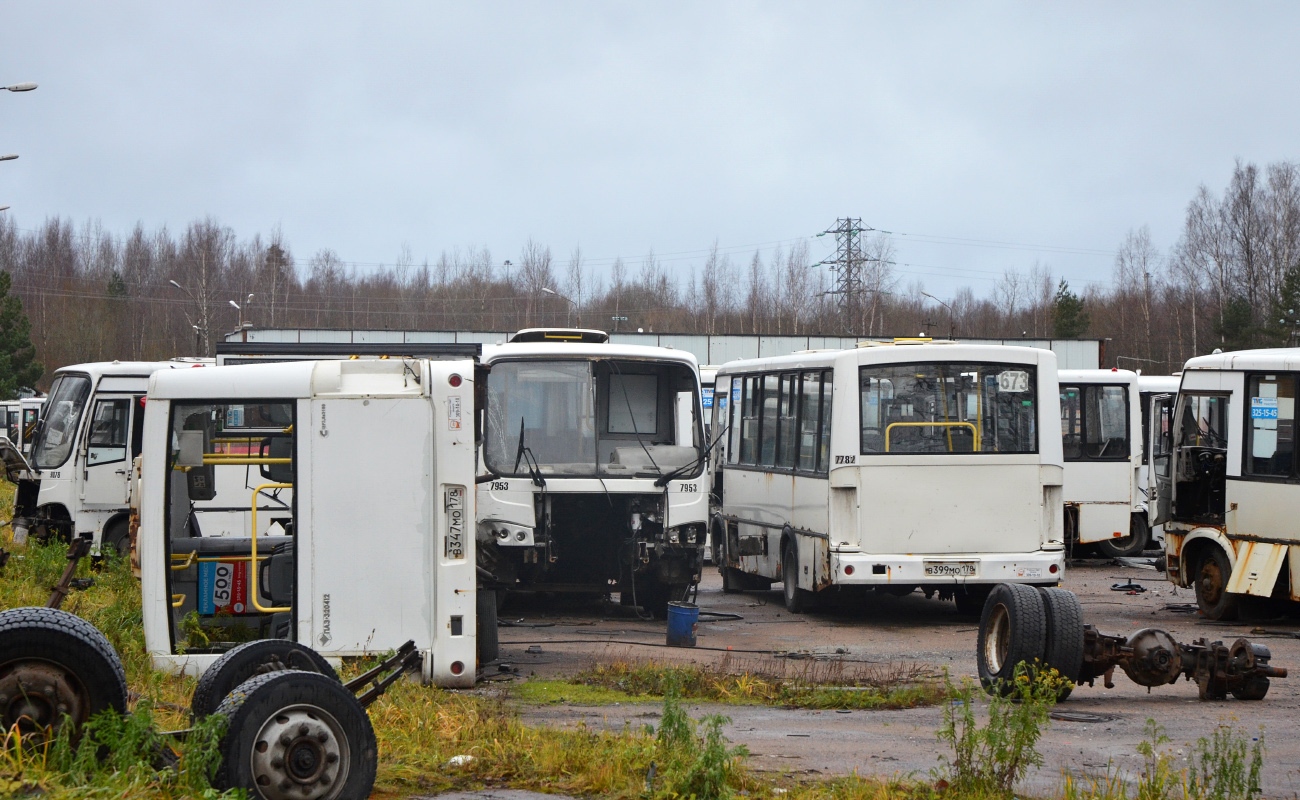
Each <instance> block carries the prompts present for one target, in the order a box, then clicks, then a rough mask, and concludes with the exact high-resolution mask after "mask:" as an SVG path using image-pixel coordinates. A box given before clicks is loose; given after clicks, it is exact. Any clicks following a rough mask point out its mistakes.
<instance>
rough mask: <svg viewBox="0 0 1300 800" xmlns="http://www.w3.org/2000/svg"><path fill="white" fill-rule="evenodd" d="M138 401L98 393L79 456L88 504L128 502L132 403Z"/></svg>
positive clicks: (90, 410) (85, 499)
mask: <svg viewBox="0 0 1300 800" xmlns="http://www.w3.org/2000/svg"><path fill="white" fill-rule="evenodd" d="M138 404H139V401H138V400H137V399H136V398H134V397H132V396H130V395H102V394H97V395H95V398H94V400H93V401H92V403H91V407H90V409H89V415H90V422H89V423H88V425H87V427H86V433H85V440H84V442H83V444H82V448H81V452H80V454H79V457H78V460H79V461H80V467H81V478H82V484H81V501H82V503H83V504H85V505H86V506H125V505H126V502H127V489H128V486H129V482H128V480H127V475H128V473H129V472H130V469H129V467H130V460H129V457H128V448H129V444H130V442H131V438H130V436H131V421H132V417H133V414H132V406H134V405H138Z"/></svg>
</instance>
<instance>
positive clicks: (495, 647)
mask: <svg viewBox="0 0 1300 800" xmlns="http://www.w3.org/2000/svg"><path fill="white" fill-rule="evenodd" d="M475 600H476V602H475V606H476V614H475V616H476V617H477V619H475V621H474V624H475V633H476V634H477V636H478V639H477V644H478V663H479V664H480V665H482V664H486V663H488V662H490V661H496V660H497V659H498V658H500V657H501V639H500V637H498V635H497V593H496V592H495V591H493V590H491V589H482V588H480V589H479V590H478V595H477V596H476V598H475Z"/></svg>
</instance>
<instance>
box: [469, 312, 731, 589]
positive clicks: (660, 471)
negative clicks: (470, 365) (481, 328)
mask: <svg viewBox="0 0 1300 800" xmlns="http://www.w3.org/2000/svg"><path fill="white" fill-rule="evenodd" d="M480 364H481V365H480V374H479V376H478V378H477V381H478V384H479V386H480V391H481V393H482V394H481V395H480V398H479V401H478V402H477V403H476V408H477V410H478V412H479V413H480V415H481V416H480V417H479V426H480V431H481V434H482V435H481V442H482V447H481V459H480V465H481V469H482V470H483V474H482V475H481V477H480V479H479V480H480V483H479V489H478V527H479V542H480V550H479V552H480V564H481V566H483V567H484V568H485V569H486V570H487V571H489V572H491V573H492V575H493V576H494V578H495V580H496V581H497V582H498V584H499V585H500V586H502V587H504V588H507V589H527V590H535V591H555V592H582V593H593V594H603V593H605V592H608V591H609V590H610V589H612V588H617V589H618V591H619V592H620V596H621V599H622V601H623V602H624V603H627V604H633V603H634V604H636V605H639V606H642V607H644V608H647V609H649V610H651V611H653V612H655V613H657V614H662V613H664V612H665V611H666V610H667V604H668V603H669V602H670V601H675V600H682V599H684V598H685V596H686V592H687V591H688V589H689V588H690V587H691V586H692V585H693V584H695V583H697V582H698V581H699V578H700V574H701V571H702V568H703V550H704V546H705V533H706V531H707V528H708V518H709V500H708V497H709V484H708V481H709V475H708V472H707V470H706V463H707V453H706V449H705V442H704V426H703V425H702V411H701V404H700V381H699V372H698V369H697V367H696V363H695V357H694V356H692V355H691V354H690V353H688V352H685V351H683V350H673V349H669V348H661V347H643V346H637V345H616V344H612V343H610V342H609V341H608V337H607V336H606V335H605V334H604V333H603V332H600V331H580V330H566V329H559V330H555V329H535V330H524V331H520V332H519V333H517V334H516V335H515V336H514V337H512V338H511V341H510V342H509V343H506V344H500V345H485V346H484V347H483V354H482V357H481V362H480Z"/></svg>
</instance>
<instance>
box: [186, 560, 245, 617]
mask: <svg viewBox="0 0 1300 800" xmlns="http://www.w3.org/2000/svg"><path fill="white" fill-rule="evenodd" d="M198 601H199V602H198V606H199V613H200V614H204V615H212V614H244V613H246V612H247V611H248V607H247V603H248V562H247V561H200V562H199V597H198Z"/></svg>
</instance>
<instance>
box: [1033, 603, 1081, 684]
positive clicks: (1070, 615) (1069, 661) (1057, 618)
mask: <svg viewBox="0 0 1300 800" xmlns="http://www.w3.org/2000/svg"><path fill="white" fill-rule="evenodd" d="M1038 592H1039V594H1041V595H1042V596H1043V610H1044V611H1045V612H1046V617H1047V644H1046V646H1045V647H1044V650H1043V664H1044V665H1046V666H1047V667H1049V668H1051V669H1054V670H1056V673H1057V675H1059V676H1060V677H1061V678H1062V680H1063V681H1064V685H1063V686H1062V687H1061V690H1060V692H1058V693H1057V695H1056V699H1057V700H1058V701H1059V700H1064V699H1065V698H1067V697H1069V696H1070V692H1072V691H1074V685H1075V683H1076V682H1078V680H1079V673H1080V672H1082V670H1083V605H1082V604H1081V603H1079V597H1078V595H1076V594H1075V593H1074V592H1071V591H1069V590H1068V589H1061V588H1058V587H1055V586H1052V587H1046V588H1039V590H1038Z"/></svg>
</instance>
